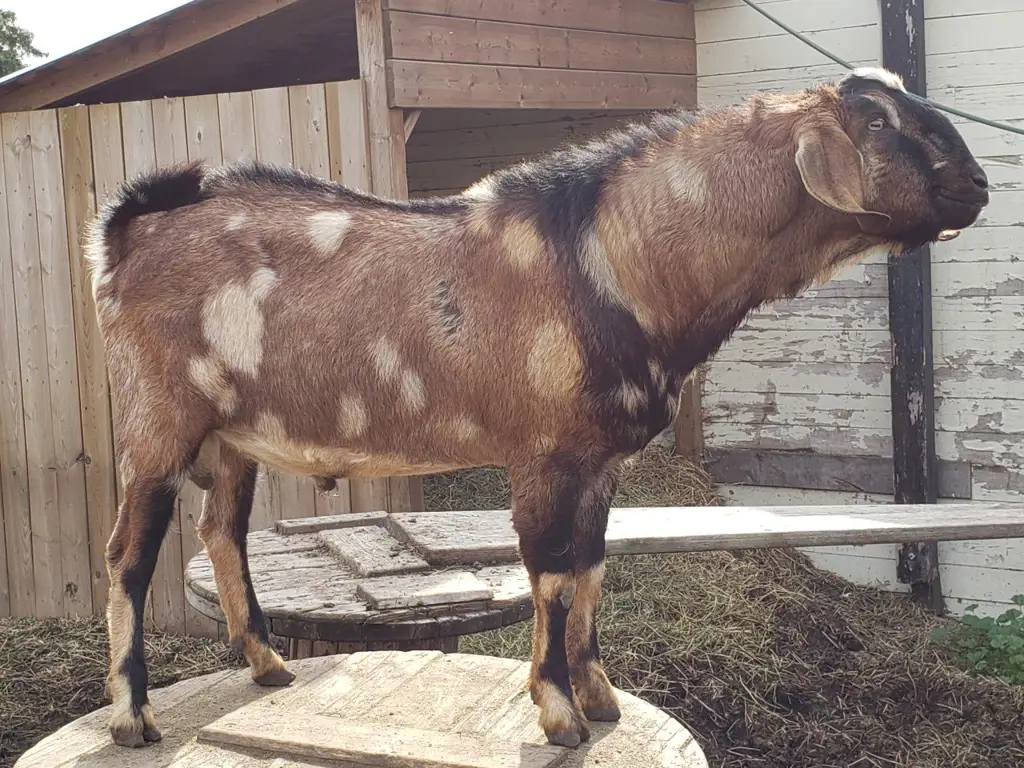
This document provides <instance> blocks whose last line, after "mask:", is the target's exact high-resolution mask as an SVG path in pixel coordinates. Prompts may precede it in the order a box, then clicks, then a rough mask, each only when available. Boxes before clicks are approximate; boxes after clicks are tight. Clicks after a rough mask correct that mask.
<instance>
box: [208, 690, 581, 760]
mask: <svg viewBox="0 0 1024 768" xmlns="http://www.w3.org/2000/svg"><path fill="white" fill-rule="evenodd" d="M360 682H361V683H362V681H360ZM197 741H198V742H199V743H200V744H218V745H230V746H236V747H243V748H246V749H259V750H265V751H267V752H271V753H274V754H277V755H281V756H286V757H287V758H289V759H295V758H301V757H307V758H317V759H321V760H324V759H326V760H335V761H344V762H348V763H353V764H356V765H375V766H381V768H409V766H413V765H415V766H446V767H447V768H555V766H559V765H562V764H563V763H564V762H565V760H566V758H567V757H568V756H569V750H568V749H566V748H565V747H556V746H552V745H549V744H531V743H529V742H519V741H511V740H510V741H498V740H496V739H490V738H487V737H481V736H479V735H475V734H474V735H469V734H458V733H444V732H440V731H430V730H423V729H418V728H398V727H394V726H389V727H388V728H381V727H380V726H379V725H373V724H366V723H364V722H358V721H354V720H345V719H342V718H339V717H330V716H327V715H314V714H309V713H306V712H302V713H294V712H285V711H282V707H272V706H259V705H250V706H247V707H243V708H241V709H239V710H237V711H236V712H231V713H229V714H227V715H225V716H224V717H222V718H220V719H219V720H215V721H214V722H212V723H210V724H209V725H207V726H204V727H203V728H202V729H201V730H200V731H199V734H198V736H197Z"/></svg>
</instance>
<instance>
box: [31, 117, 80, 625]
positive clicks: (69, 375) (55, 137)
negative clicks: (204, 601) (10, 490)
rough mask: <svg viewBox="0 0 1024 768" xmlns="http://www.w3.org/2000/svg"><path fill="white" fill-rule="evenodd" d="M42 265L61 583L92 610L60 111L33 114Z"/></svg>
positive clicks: (75, 611)
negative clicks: (59, 120) (58, 122)
mask: <svg viewBox="0 0 1024 768" xmlns="http://www.w3.org/2000/svg"><path fill="white" fill-rule="evenodd" d="M29 130H30V131H31V136H32V139H31V141H32V176H33V180H34V187H35V201H34V202H35V208H36V226H37V227H38V228H39V229H38V238H39V266H40V275H41V277H42V288H43V314H44V316H45V318H46V325H45V328H46V357H47V362H48V370H49V375H48V378H49V380H50V411H51V415H52V422H53V446H52V449H51V450H52V451H53V461H52V464H51V466H52V468H53V469H52V471H53V473H54V477H55V479H56V481H57V503H58V506H57V514H58V516H59V526H58V530H59V532H60V558H61V570H62V572H63V580H62V581H61V583H60V585H59V586H60V588H61V591H62V592H63V597H64V613H65V615H67V616H88V615H90V614H91V613H92V580H91V579H90V577H89V517H88V509H87V502H86V493H85V464H84V461H83V459H84V449H83V444H82V411H81V407H80V406H81V404H80V402H79V392H78V365H77V360H76V347H75V317H74V310H73V306H72V303H71V256H70V250H69V245H68V231H67V218H66V214H65V211H64V181H63V175H62V173H61V160H60V129H59V126H58V124H57V113H56V111H54V110H45V111H35V112H30V113H29Z"/></svg>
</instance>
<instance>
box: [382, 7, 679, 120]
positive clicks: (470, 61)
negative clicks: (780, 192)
mask: <svg viewBox="0 0 1024 768" xmlns="http://www.w3.org/2000/svg"><path fill="white" fill-rule="evenodd" d="M385 52H386V56H387V58H388V62H387V81H388V98H389V102H390V105H391V106H392V107H413V108H417V109H419V108H429V107H447V108H455V107H474V106H475V107H478V108H480V109H493V108H521V107H527V108H531V109H594V108H595V107H600V108H606V109H651V108H659V107H667V106H671V105H673V104H681V105H687V106H688V105H692V104H693V102H694V98H695V95H696V89H695V77H694V73H695V72H696V69H695V45H694V27H693V9H692V7H690V5H689V4H686V3H667V2H662V1H661V0H629V2H623V1H622V0H593V1H592V2H587V3H577V2H570V3H567V2H561V0H535V1H534V2H522V3H499V2H493V3H481V2H479V0H385Z"/></svg>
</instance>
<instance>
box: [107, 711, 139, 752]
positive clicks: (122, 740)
mask: <svg viewBox="0 0 1024 768" xmlns="http://www.w3.org/2000/svg"><path fill="white" fill-rule="evenodd" d="M141 725H142V718H139V722H138V723H133V724H132V725H119V726H114V725H112V726H110V737H111V738H112V739H113V740H114V743H115V744H116V745H117V746H119V747H133V748H134V747H144V746H146V741H147V739H146V737H145V729H144V728H140V727H139V726H141Z"/></svg>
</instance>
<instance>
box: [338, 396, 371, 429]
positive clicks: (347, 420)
mask: <svg viewBox="0 0 1024 768" xmlns="http://www.w3.org/2000/svg"><path fill="white" fill-rule="evenodd" d="M338 418H339V426H340V427H341V432H342V434H343V435H345V436H346V437H358V436H359V435H361V434H363V432H365V431H366V427H367V426H368V425H369V423H370V416H369V414H368V413H367V412H366V406H365V405H364V404H363V398H361V397H359V396H358V395H342V396H341V409H340V414H339V417H338Z"/></svg>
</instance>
